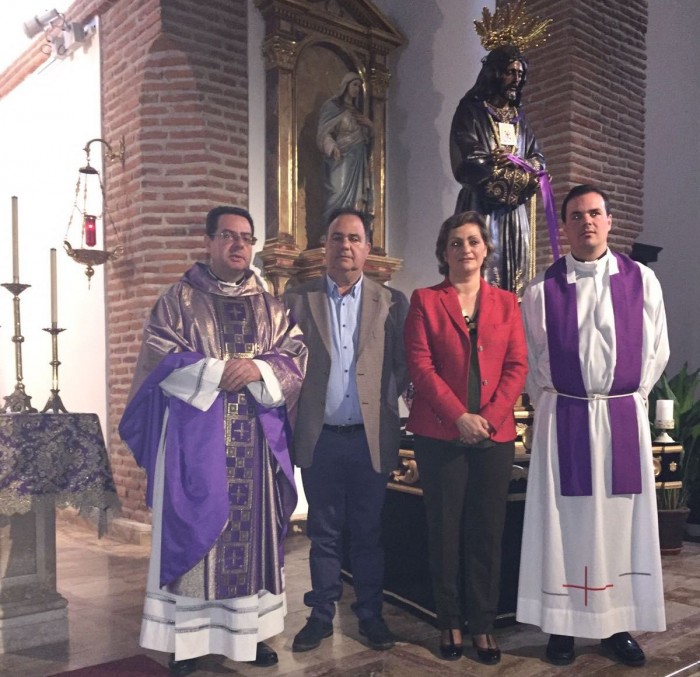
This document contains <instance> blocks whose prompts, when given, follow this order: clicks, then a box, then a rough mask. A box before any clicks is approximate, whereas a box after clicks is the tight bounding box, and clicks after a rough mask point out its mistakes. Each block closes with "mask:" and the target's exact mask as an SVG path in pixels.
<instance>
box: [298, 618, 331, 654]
mask: <svg viewBox="0 0 700 677" xmlns="http://www.w3.org/2000/svg"><path fill="white" fill-rule="evenodd" d="M332 634H333V624H332V623H327V622H326V621H322V620H320V619H318V618H315V617H314V616H310V617H309V619H308V620H307V621H306V625H305V626H304V627H303V628H302V629H301V630H299V632H297V634H296V636H295V637H294V641H293V642H292V651H297V652H298V651H311V649H315V648H316V647H318V646H319V645H320V644H321V640H322V639H325V638H326V637H330V636H331V635H332Z"/></svg>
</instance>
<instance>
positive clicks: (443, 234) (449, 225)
mask: <svg viewBox="0 0 700 677" xmlns="http://www.w3.org/2000/svg"><path fill="white" fill-rule="evenodd" d="M468 223H473V224H474V225H475V226H478V227H479V232H480V233H481V239H482V240H483V241H484V244H485V245H486V259H488V258H489V256H491V254H493V242H492V241H491V234H490V233H489V227H488V226H487V225H486V219H485V218H484V217H483V216H482V215H481V214H479V212H474V211H468V212H460V213H458V214H453V215H452V216H450V218H448V219H446V220H445V222H444V223H443V224H442V225H441V226H440V232H439V233H438V238H437V242H436V243H435V256H436V257H437V260H438V271H439V272H440V275H447V274H448V273H449V272H450V268H449V266H448V265H447V261H446V260H445V250H446V249H447V240H449V239H450V231H451V230H454V229H455V228H459V227H460V226H465V225H466V224H468ZM486 259H484V263H486Z"/></svg>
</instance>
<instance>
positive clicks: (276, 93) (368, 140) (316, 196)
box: [256, 0, 404, 294]
mask: <svg viewBox="0 0 700 677" xmlns="http://www.w3.org/2000/svg"><path fill="white" fill-rule="evenodd" d="M256 5H257V7H258V8H259V10H260V12H261V13H262V15H263V17H264V20H265V41H264V54H265V64H266V69H267V77H266V104H265V107H266V111H265V115H266V120H265V124H266V156H265V178H266V198H265V208H266V216H267V224H266V233H265V235H266V241H265V246H264V248H263V251H262V252H261V257H262V260H263V263H264V268H265V276H266V277H267V278H268V279H269V280H270V281H271V282H272V284H273V286H274V291H275V293H276V294H281V293H282V292H283V291H284V288H285V286H286V285H287V283H288V282H289V281H290V280H293V281H295V282H301V281H303V280H307V279H310V278H313V277H316V276H318V275H321V274H322V272H323V269H324V266H323V256H324V250H323V245H322V235H323V232H322V231H323V217H324V211H325V210H327V209H328V205H329V203H330V201H331V198H329V195H330V194H332V192H331V191H330V190H329V189H328V188H327V182H326V169H325V166H324V162H325V161H326V160H325V157H326V156H325V155H324V152H323V150H322V146H323V141H322V140H319V136H320V131H319V120H321V119H324V120H326V119H328V115H327V113H326V114H323V115H322V109H323V110H324V111H328V108H325V109H324V105H325V104H326V103H327V102H330V100H331V99H334V97H340V98H338V99H336V100H337V101H340V100H341V99H342V93H341V89H342V88H341V84H344V83H346V82H347V80H348V79H354V80H357V79H359V81H360V87H359V91H358V88H357V86H356V85H355V89H354V90H353V91H355V92H357V95H356V97H355V98H354V99H353V107H354V108H355V110H356V111H357V115H355V116H354V117H355V119H356V120H364V121H365V122H364V123H361V125H362V128H363V131H362V132H361V133H362V134H364V137H363V139H364V142H363V143H364V150H363V153H362V154H361V156H362V162H359V163H356V164H355V165H350V164H348V165H346V167H351V166H354V167H357V168H359V171H361V174H362V178H361V180H357V179H356V178H355V179H353V180H356V181H357V184H356V185H358V186H359V185H362V190H361V191H359V190H358V191H354V192H352V191H349V192H350V193H351V196H350V197H347V198H340V197H338V196H337V195H334V197H337V198H338V199H344V200H345V202H344V203H343V205H342V206H354V207H357V208H360V209H365V210H366V211H367V212H368V213H369V214H370V215H371V216H372V217H373V220H372V229H373V236H372V244H373V246H372V252H371V254H370V256H369V258H368V259H367V263H366V267H365V272H366V273H367V274H368V275H369V276H370V277H372V278H373V279H375V280H378V281H381V282H385V281H388V280H390V279H391V277H392V275H393V274H394V273H395V272H396V271H397V270H398V269H399V268H400V266H401V260H400V259H395V258H392V257H389V256H387V253H386V249H385V242H386V211H385V195H386V193H385V191H386V103H387V89H388V86H389V78H390V73H389V70H388V67H387V56H388V54H389V53H390V52H391V51H392V50H394V49H396V48H397V47H398V46H400V45H401V44H402V43H403V41H404V40H403V36H402V35H401V34H400V33H399V32H398V31H397V30H396V29H395V28H394V27H393V26H392V25H391V24H390V23H389V21H388V20H387V18H386V17H385V16H384V15H383V14H382V13H381V12H380V11H379V10H378V9H377V8H376V7H374V5H373V4H372V3H371V2H367V1H366V0H256ZM349 73H356V74H357V76H358V77H353V76H348V74H349ZM346 91H347V88H346ZM332 105H333V104H331V106H332ZM331 119H333V118H332V117H331ZM367 120H369V124H368V123H367ZM370 125H371V126H370ZM358 133H360V132H358ZM343 157H345V156H343ZM357 157H359V156H358V155H356V158H357ZM351 174H352V173H351ZM352 175H353V176H356V174H352ZM336 179H337V177H336ZM347 181H350V179H348V180H347ZM336 183H337V184H338V185H340V186H341V187H342V186H343V185H345V186H351V185H352V184H350V183H348V182H345V181H337V182H336ZM338 192H341V191H338ZM360 193H361V195H360ZM358 196H359V197H358Z"/></svg>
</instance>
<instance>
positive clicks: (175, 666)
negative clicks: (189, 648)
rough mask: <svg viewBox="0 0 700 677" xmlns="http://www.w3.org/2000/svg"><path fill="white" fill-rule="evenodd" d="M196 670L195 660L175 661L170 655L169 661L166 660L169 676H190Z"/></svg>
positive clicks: (172, 655) (173, 656)
mask: <svg viewBox="0 0 700 677" xmlns="http://www.w3.org/2000/svg"><path fill="white" fill-rule="evenodd" d="M196 669H197V659H196V658H187V659H186V660H184V661H176V660H175V654H170V659H169V660H168V670H170V674H171V675H175V676H176V677H185V675H191V674H192V673H193V672H194V671H195V670H196Z"/></svg>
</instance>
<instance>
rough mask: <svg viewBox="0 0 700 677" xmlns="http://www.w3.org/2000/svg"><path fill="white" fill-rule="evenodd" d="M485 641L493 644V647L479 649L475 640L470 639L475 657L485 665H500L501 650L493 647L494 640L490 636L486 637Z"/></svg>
mask: <svg viewBox="0 0 700 677" xmlns="http://www.w3.org/2000/svg"><path fill="white" fill-rule="evenodd" d="M486 641H487V643H488V644H494V646H487V647H480V646H479V645H478V644H477V643H476V639H474V637H472V645H473V646H474V648H475V649H476V657H477V658H478V659H479V660H480V661H481V662H482V663H484V664H485V665H496V663H500V662H501V650H500V649H499V648H498V647H497V646H495V644H496V640H495V639H494V638H493V637H492V636H491V635H487V640H486Z"/></svg>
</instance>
